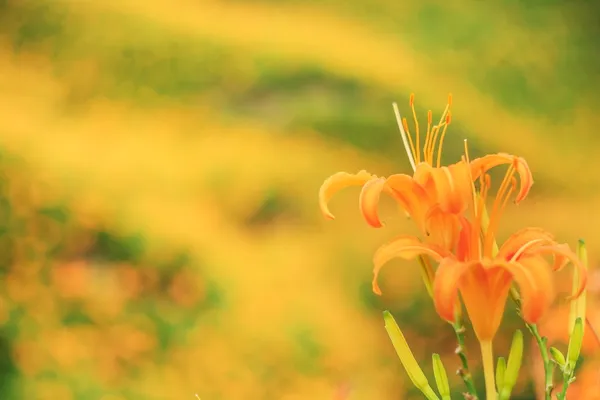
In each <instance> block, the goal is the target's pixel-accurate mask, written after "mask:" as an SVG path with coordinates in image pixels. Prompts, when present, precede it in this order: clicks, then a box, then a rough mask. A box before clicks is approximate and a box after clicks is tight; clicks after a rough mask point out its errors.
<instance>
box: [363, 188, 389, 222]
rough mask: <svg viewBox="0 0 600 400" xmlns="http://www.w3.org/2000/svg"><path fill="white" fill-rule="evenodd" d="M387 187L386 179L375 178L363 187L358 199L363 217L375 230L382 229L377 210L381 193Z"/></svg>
mask: <svg viewBox="0 0 600 400" xmlns="http://www.w3.org/2000/svg"><path fill="white" fill-rule="evenodd" d="M384 187H385V178H373V179H371V180H370V181H368V182H367V183H365V185H364V186H363V188H362V190H361V191H360V197H359V198H358V206H359V208H360V210H361V212H362V215H363V217H364V218H365V220H366V221H367V223H368V224H369V225H371V226H372V227H374V228H381V227H382V226H383V224H382V223H381V220H380V219H379V213H378V212H377V208H378V206H379V198H380V197H381V191H382V190H383V189H384Z"/></svg>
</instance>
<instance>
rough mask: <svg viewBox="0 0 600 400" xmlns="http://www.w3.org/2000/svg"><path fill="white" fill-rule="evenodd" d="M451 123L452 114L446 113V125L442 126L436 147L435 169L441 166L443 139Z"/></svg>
mask: <svg viewBox="0 0 600 400" xmlns="http://www.w3.org/2000/svg"><path fill="white" fill-rule="evenodd" d="M451 121H452V113H451V111H448V115H446V124H445V125H444V130H443V131H442V136H441V137H440V145H439V146H438V156H437V167H438V168H439V167H440V165H441V164H442V147H443V146H444V138H445V137H446V130H447V129H448V125H450V122H451Z"/></svg>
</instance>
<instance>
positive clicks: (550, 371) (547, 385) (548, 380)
mask: <svg viewBox="0 0 600 400" xmlns="http://www.w3.org/2000/svg"><path fill="white" fill-rule="evenodd" d="M525 325H526V326H527V329H529V332H531V334H532V335H533V337H534V338H535V342H536V343H537V346H538V348H539V349H540V354H541V355H542V362H543V363H544V399H545V400H551V399H552V390H553V389H554V364H552V361H551V360H550V355H549V353H548V345H547V339H546V338H545V337H542V336H541V335H540V332H539V331H538V328H537V326H536V325H535V324H529V323H525Z"/></svg>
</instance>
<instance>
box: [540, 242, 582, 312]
mask: <svg viewBox="0 0 600 400" xmlns="http://www.w3.org/2000/svg"><path fill="white" fill-rule="evenodd" d="M535 252H536V253H537V254H540V255H541V254H551V255H553V256H554V268H553V270H554V271H558V270H560V269H562V268H563V267H564V266H565V265H566V264H567V263H568V261H570V262H572V263H573V266H574V267H575V268H577V269H578V270H579V287H578V288H577V290H576V291H575V293H573V295H571V296H569V297H568V298H567V299H568V300H573V299H575V298H577V297H579V296H580V295H581V293H583V290H584V289H585V286H586V284H587V278H588V271H587V268H585V266H584V265H583V264H582V263H581V261H580V260H579V258H578V257H577V254H575V253H574V252H573V251H572V250H571V249H570V247H569V246H568V245H566V244H557V245H555V246H542V247H539V248H537V249H536V250H535ZM565 260H567V261H566V262H565Z"/></svg>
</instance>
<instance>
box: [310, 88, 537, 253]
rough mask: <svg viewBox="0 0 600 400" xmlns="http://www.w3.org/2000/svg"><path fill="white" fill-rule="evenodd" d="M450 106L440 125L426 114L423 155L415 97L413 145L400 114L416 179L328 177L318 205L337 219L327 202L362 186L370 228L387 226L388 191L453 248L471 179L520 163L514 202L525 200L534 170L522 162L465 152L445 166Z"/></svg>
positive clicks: (436, 237) (360, 175)
mask: <svg viewBox="0 0 600 400" xmlns="http://www.w3.org/2000/svg"><path fill="white" fill-rule="evenodd" d="M451 104H452V98H451V96H449V97H448V104H447V106H446V109H445V110H444V113H443V114H442V117H441V118H440V122H439V123H438V124H437V125H435V126H432V113H431V111H429V112H428V114H427V131H426V135H425V141H424V144H423V148H422V154H421V149H420V133H419V123H418V120H417V116H416V112H415V108H414V95H411V97H410V106H411V109H412V113H413V117H414V123H415V128H416V129H415V130H416V134H415V140H414V142H413V139H412V135H411V134H410V131H409V129H408V123H407V121H406V118H400V115H399V114H398V113H397V119H398V122H399V127H400V131H401V133H402V138H403V141H404V143H405V147H406V150H407V155H408V158H409V160H410V163H411V165H412V166H413V169H414V173H413V175H412V176H411V175H406V174H395V175H391V176H389V177H387V178H383V177H378V176H376V175H372V174H370V173H368V172H367V171H364V170H363V171H360V172H358V173H357V174H350V173H347V172H338V173H336V174H334V175H332V176H330V177H329V178H328V179H326V180H325V182H324V183H323V185H322V186H321V189H320V191H319V206H320V208H321V212H322V213H323V215H324V216H325V217H326V218H328V219H334V216H333V214H332V213H331V212H330V211H329V208H328V202H329V200H330V199H331V198H332V197H333V195H334V194H335V193H336V192H338V191H339V190H341V189H344V188H346V187H350V186H362V191H361V194H360V198H359V207H360V210H361V212H362V214H363V216H364V218H365V220H366V221H367V223H368V224H369V225H371V226H373V227H375V228H379V227H382V226H383V224H382V223H381V221H380V219H379V214H378V204H379V199H380V196H381V193H382V192H384V193H386V194H388V195H390V196H391V197H392V198H393V199H395V200H396V201H397V202H398V204H399V205H400V206H401V208H403V209H404V210H405V211H406V213H407V215H408V216H410V217H411V218H412V219H413V220H414V221H415V222H416V223H417V225H418V227H419V229H420V230H421V231H422V232H423V233H425V234H426V235H428V236H429V235H431V237H430V241H431V242H433V243H436V244H438V245H440V246H442V247H444V248H446V249H449V250H452V249H454V248H455V247H456V245H457V244H458V239H459V233H460V230H461V222H460V216H461V215H462V214H463V213H464V212H465V211H466V210H467V208H468V207H469V204H470V202H471V200H470V199H471V198H472V196H473V192H472V190H471V187H472V181H473V179H477V178H478V177H480V176H482V175H485V174H486V172H487V171H488V170H490V169H491V168H494V167H496V166H498V165H501V164H513V163H515V160H516V167H515V168H516V170H517V172H518V174H519V175H520V180H521V187H520V190H519V194H518V195H517V197H516V202H517V203H519V202H520V201H522V200H523V199H524V198H525V197H526V196H527V194H528V192H529V189H530V188H531V186H532V184H533V178H532V176H531V171H530V170H529V167H528V165H527V163H526V161H525V160H524V159H522V158H515V157H513V156H511V155H508V154H503V153H500V154H493V155H486V156H484V157H481V158H477V159H474V160H472V161H469V160H468V154H467V156H466V157H463V158H462V159H461V161H459V162H457V163H455V164H452V165H449V166H441V155H442V149H443V143H444V138H445V136H446V131H447V128H448V126H449V125H450V122H451V113H450V108H451ZM396 111H397V110H396ZM415 143H416V145H415ZM436 149H437V153H436ZM434 160H435V166H434Z"/></svg>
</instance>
